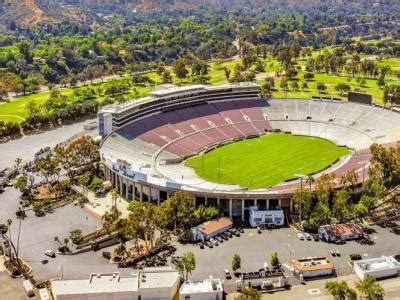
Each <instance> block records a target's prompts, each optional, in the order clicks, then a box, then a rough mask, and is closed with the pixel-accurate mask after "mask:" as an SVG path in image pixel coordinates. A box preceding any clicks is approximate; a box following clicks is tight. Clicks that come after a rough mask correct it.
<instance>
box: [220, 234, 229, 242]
mask: <svg viewBox="0 0 400 300" xmlns="http://www.w3.org/2000/svg"><path fill="white" fill-rule="evenodd" d="M219 236H220V237H221V238H222V239H224V240H225V241H227V240H229V237H228V236H227V235H226V234H225V233H223V234H220V235H219Z"/></svg>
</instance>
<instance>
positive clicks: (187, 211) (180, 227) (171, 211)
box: [161, 191, 196, 239]
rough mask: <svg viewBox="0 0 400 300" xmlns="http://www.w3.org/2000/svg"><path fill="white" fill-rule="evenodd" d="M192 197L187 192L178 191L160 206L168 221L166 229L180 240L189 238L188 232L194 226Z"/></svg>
mask: <svg viewBox="0 0 400 300" xmlns="http://www.w3.org/2000/svg"><path fill="white" fill-rule="evenodd" d="M194 201H195V199H194V197H193V195H191V194H190V193H188V192H185V191H178V192H176V193H175V194H174V195H173V196H172V197H171V198H169V199H168V200H167V201H164V202H163V203H162V205H161V209H162V210H163V211H164V213H165V218H166V219H167V220H168V227H170V228H173V229H174V230H175V231H176V232H177V234H178V236H179V237H180V238H184V239H186V238H187V237H189V236H190V232H191V231H190V230H191V228H192V226H193V225H194V224H195V221H196V217H195V216H194V211H195V206H194Z"/></svg>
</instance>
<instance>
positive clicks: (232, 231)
mask: <svg viewBox="0 0 400 300" xmlns="http://www.w3.org/2000/svg"><path fill="white" fill-rule="evenodd" d="M230 232H231V233H232V234H233V235H235V236H240V232H239V231H237V230H236V229H234V228H232V229H230Z"/></svg>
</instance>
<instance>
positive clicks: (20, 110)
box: [0, 48, 400, 123]
mask: <svg viewBox="0 0 400 300" xmlns="http://www.w3.org/2000/svg"><path fill="white" fill-rule="evenodd" d="M0 49H1V48H0ZM316 53H317V52H315V55H316ZM364 58H369V57H368V56H365V57H364ZM240 61H241V60H240V59H234V60H230V61H226V62H224V63H222V64H221V65H216V64H215V63H211V64H210V69H209V74H208V75H209V76H210V80H209V84H212V85H220V84H224V83H226V82H227V80H226V77H225V72H224V67H226V68H228V69H230V70H231V72H232V73H233V69H234V66H235V64H237V63H240ZM298 64H299V65H300V66H304V65H305V60H299V61H298ZM379 64H381V65H385V64H387V65H389V66H391V68H392V69H393V70H394V71H395V70H400V59H399V58H386V59H384V60H382V61H381V62H380V63H379ZM167 68H168V69H170V70H171V69H172V68H171V67H170V66H168V67H167ZM252 69H254V66H253V67H252ZM279 69H280V64H279V63H278V62H277V61H276V60H275V59H274V58H273V57H271V56H268V57H267V58H266V60H265V72H263V73H257V76H258V77H259V79H258V82H259V83H260V84H262V83H263V82H264V80H262V79H261V78H265V77H267V76H274V74H275V72H276V71H278V70H279ZM147 75H148V76H149V77H150V78H151V79H152V80H154V83H155V85H151V86H136V87H132V88H131V89H130V90H129V91H127V93H125V94H124V95H123V96H124V98H125V99H131V98H134V97H136V98H139V97H144V96H147V95H148V94H149V93H150V92H151V91H152V90H153V89H154V88H155V87H156V85H158V84H161V78H160V76H158V75H157V74H156V73H154V72H150V73H148V74H147ZM303 75H304V71H300V72H299V74H298V76H297V77H296V79H294V80H297V81H298V84H299V86H300V87H299V89H297V90H294V89H293V88H292V87H291V86H290V84H289V91H287V93H286V94H285V93H284V91H283V90H282V88H280V80H281V78H275V88H276V90H275V91H273V92H272V95H273V97H276V98H284V97H285V96H286V97H288V98H303V99H311V97H312V96H318V94H319V93H318V91H317V88H316V86H317V82H324V83H325V84H326V86H327V90H326V91H325V93H324V94H323V96H325V97H340V98H343V99H345V98H346V97H345V96H344V95H343V96H341V95H340V93H339V92H337V91H336V90H335V85H337V84H339V83H347V84H349V85H350V86H351V89H352V90H356V89H359V90H362V91H365V92H367V93H371V94H373V95H374V98H375V101H376V103H378V104H382V103H383V102H382V98H383V90H382V89H380V88H379V87H378V86H377V84H376V80H371V79H367V80H366V83H365V85H360V83H358V82H356V79H355V78H349V77H346V76H335V75H332V74H323V73H319V74H318V73H316V74H315V78H314V80H312V81H308V82H307V85H308V87H307V88H302V87H301V86H302V82H304V80H303ZM117 80H118V79H117ZM173 83H175V84H183V85H188V84H193V78H192V77H188V78H185V79H184V80H183V81H182V82H181V80H180V79H178V78H176V76H173ZM105 84H106V83H96V84H93V85H91V84H90V85H88V87H89V88H93V89H95V90H96V89H102V88H104V85H105ZM387 84H388V85H391V84H399V80H398V78H397V77H395V76H393V75H391V76H389V77H388V82H387ZM134 88H136V90H137V92H138V94H136V95H135V94H134ZM73 90H74V89H73V88H69V87H68V88H61V89H60V92H61V93H62V94H63V95H65V96H69V95H72V94H73ZM48 98H49V92H47V91H46V92H41V93H37V94H32V95H28V96H24V97H18V98H16V99H13V100H12V101H11V102H9V103H3V104H1V103H0V120H2V121H12V122H17V123H21V122H23V121H24V119H25V118H26V117H28V114H29V113H28V109H27V103H28V102H30V101H32V102H35V103H36V104H38V105H41V104H43V103H44V102H45V101H46V100H47V99H48ZM104 98H105V96H104V95H102V94H100V95H97V101H98V102H100V103H101V102H102V101H103V100H104Z"/></svg>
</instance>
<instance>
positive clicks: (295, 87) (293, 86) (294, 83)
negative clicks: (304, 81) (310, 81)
mask: <svg viewBox="0 0 400 300" xmlns="http://www.w3.org/2000/svg"><path fill="white" fill-rule="evenodd" d="M290 87H291V89H292V90H293V91H298V90H299V83H298V82H297V80H294V81H291V82H290Z"/></svg>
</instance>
